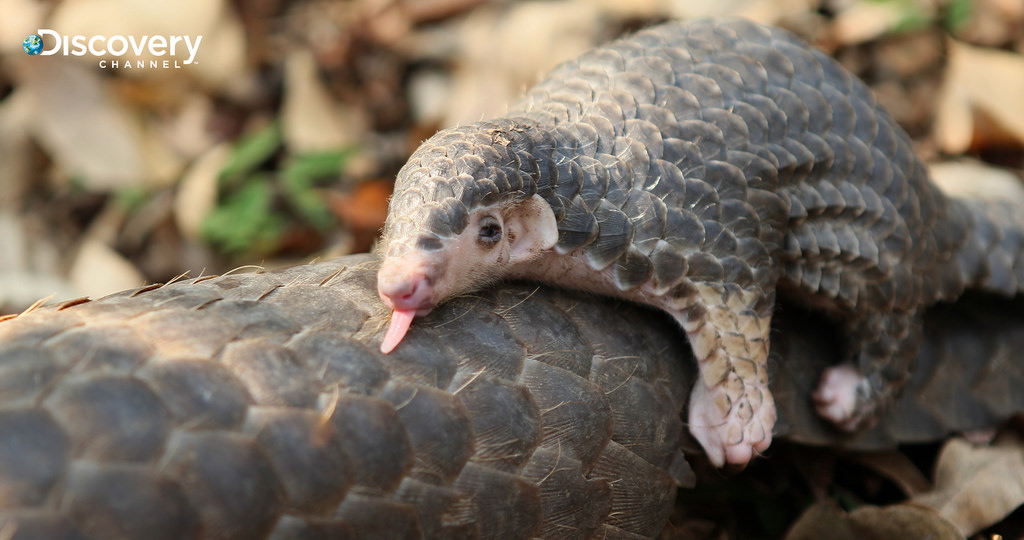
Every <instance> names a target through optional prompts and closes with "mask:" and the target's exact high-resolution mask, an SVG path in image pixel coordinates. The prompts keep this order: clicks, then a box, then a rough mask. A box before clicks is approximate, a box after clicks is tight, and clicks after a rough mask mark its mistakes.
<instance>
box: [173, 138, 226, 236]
mask: <svg viewBox="0 0 1024 540" xmlns="http://www.w3.org/2000/svg"><path fill="white" fill-rule="evenodd" d="M230 156H231V145H230V144H227V143H224V144H221V145H218V146H215V147H213V148H211V149H210V150H209V151H207V152H206V153H205V154H203V155H202V156H201V157H200V158H199V159H197V160H196V161H195V163H193V164H192V166H191V167H189V169H188V171H187V172H186V173H185V175H184V176H183V177H182V180H181V183H180V184H179V187H178V192H177V195H176V196H175V198H174V222H175V224H177V226H178V230H179V231H181V234H182V236H184V237H186V238H190V239H193V240H196V239H198V238H199V236H200V233H201V232H202V226H203V220H204V219H206V216H207V215H208V214H209V213H210V211H211V210H213V208H214V206H216V204H217V178H218V176H219V174H220V171H221V169H223V168H224V165H225V164H226V163H227V161H228V158H229V157H230Z"/></svg>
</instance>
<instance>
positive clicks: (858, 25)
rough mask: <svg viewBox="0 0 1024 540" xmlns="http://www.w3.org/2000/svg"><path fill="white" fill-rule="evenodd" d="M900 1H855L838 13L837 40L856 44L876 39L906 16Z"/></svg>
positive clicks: (835, 26) (835, 30)
mask: <svg viewBox="0 0 1024 540" xmlns="http://www.w3.org/2000/svg"><path fill="white" fill-rule="evenodd" d="M902 9H903V8H902V4H901V3H899V2H854V3H853V4H850V5H849V7H847V8H846V9H844V10H842V11H841V12H839V13H838V14H837V15H836V21H835V24H834V25H833V29H834V32H835V40H836V42H837V43H841V44H843V45H855V44H857V43H864V42H865V41H870V40H872V39H876V38H878V37H879V36H881V35H882V34H884V33H886V32H888V31H889V30H891V29H892V28H893V27H894V26H896V25H897V24H898V23H899V22H900V20H901V19H902V18H903V17H904V13H903V11H902Z"/></svg>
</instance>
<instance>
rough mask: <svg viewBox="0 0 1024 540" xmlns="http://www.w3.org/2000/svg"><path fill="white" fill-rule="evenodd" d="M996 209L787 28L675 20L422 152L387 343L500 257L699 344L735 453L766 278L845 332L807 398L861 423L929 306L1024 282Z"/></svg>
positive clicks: (897, 373) (704, 414) (597, 54)
mask: <svg viewBox="0 0 1024 540" xmlns="http://www.w3.org/2000/svg"><path fill="white" fill-rule="evenodd" d="M997 210H999V207H998V206H997V205H985V204H983V203H979V202H974V201H970V202H969V201H961V200H954V199H950V198H947V197H946V196H945V195H943V194H942V193H941V192H940V191H939V190H938V189H937V188H936V187H935V186H934V185H932V184H931V183H930V182H929V180H928V177H927V173H926V171H925V168H924V167H923V165H922V164H921V163H920V162H919V161H918V159H917V158H916V157H915V156H914V154H913V151H912V149H911V147H910V143H909V141H908V139H907V137H906V135H905V134H904V133H903V132H902V131H901V130H900V129H899V128H898V127H897V126H895V125H894V124H893V122H892V120H891V119H890V118H889V116H888V115H887V114H886V113H885V112H884V111H883V110H881V109H880V108H879V107H878V105H877V104H876V102H875V100H874V98H873V97H872V95H871V93H870V91H869V90H868V89H867V88H866V87H865V85H864V84H863V83H861V82H860V81H858V80H857V79H856V78H855V77H853V76H852V75H850V74H849V73H848V72H846V71H845V70H844V69H843V68H842V67H841V66H839V64H837V63H836V62H834V61H833V60H831V59H830V58H828V57H826V56H825V55H823V54H821V53H819V52H817V51H814V50H812V49H810V48H809V47H808V46H806V45H805V44H803V43H802V42H800V41H799V40H798V39H796V38H795V37H793V36H792V35H790V34H788V33H786V32H784V31H781V30H777V29H772V28H766V27H762V26H758V25H756V24H753V23H750V22H746V21H742V20H700V21H694V22H686V23H680V22H674V23H668V24H663V25H660V26H655V27H652V28H649V29H646V30H643V31H640V32H638V33H636V34H635V35H633V36H631V37H628V38H625V39H620V40H618V41H615V42H613V43H611V44H609V45H607V46H604V47H601V48H598V49H595V50H592V51H590V52H587V53H586V54H584V55H583V56H581V57H580V58H578V59H576V60H572V61H570V62H567V63H565V64H562V65H561V66H559V67H557V68H556V69H555V70H554V71H553V72H552V73H551V74H550V75H548V77H547V78H545V79H544V80H543V81H542V82H540V83H539V84H538V85H537V86H535V87H534V88H532V89H531V90H530V91H528V93H527V94H526V96H525V97H524V98H523V99H522V100H521V101H520V102H519V103H518V104H517V105H515V106H514V107H513V108H512V110H511V112H510V113H509V114H508V115H507V116H506V117H503V118H499V119H495V120H490V121H484V122H478V123H473V124H469V125H465V126H460V127H456V128H452V129H447V130H444V131H441V132H439V133H438V134H436V135H435V136H434V137H432V138H431V139H429V140H428V141H426V142H425V143H424V144H423V145H422V146H421V147H420V148H419V149H418V150H417V151H416V152H415V153H414V154H413V156H412V157H411V158H410V159H409V161H408V163H407V164H406V165H405V167H404V168H403V169H402V170H401V172H400V173H399V175H398V178H397V180H396V184H395V194H394V197H393V198H392V200H391V207H390V211H389V215H388V218H387V224H386V227H385V234H384V239H383V242H382V244H381V250H382V253H383V254H384V261H383V263H382V265H381V268H380V272H379V275H378V291H379V293H380V297H381V299H382V300H383V301H384V303H385V304H386V305H387V306H388V307H390V308H391V309H392V310H393V315H392V319H391V325H390V328H389V330H388V332H387V334H386V336H385V338H384V340H383V342H382V344H381V350H382V351H383V352H385V353H388V352H390V351H391V350H392V349H394V348H395V347H396V346H397V345H398V344H399V343H400V342H401V340H402V338H403V336H404V335H405V333H406V331H407V330H408V328H409V326H410V324H412V322H413V320H414V318H415V317H418V316H422V315H425V314H426V313H428V312H429V311H430V310H431V309H432V308H433V307H434V306H436V305H438V304H439V303H440V302H443V301H444V300H445V299H446V298H450V297H452V296H453V295H459V294H463V293H466V292H469V291H472V290H474V289H479V288H481V287H483V286H485V285H487V284H488V283H491V282H494V281H495V280H499V279H509V278H515V279H531V280H539V281H543V282H547V283H552V284H557V285H562V286H565V287H572V288H578V289H585V290H590V291H595V292H598V293H602V294H608V295H614V296H617V297H622V298H626V299H629V300H633V301H636V302H642V303H645V304H649V305H652V306H656V307H658V308H660V309H663V310H665V311H666V312H668V313H670V314H671V315H672V316H673V317H675V319H676V320H677V321H678V322H679V324H680V325H681V326H682V327H683V329H684V330H685V332H686V334H687V335H688V336H689V339H690V343H691V346H692V348H693V351H694V354H695V356H696V358H697V359H698V363H699V369H700V373H701V377H700V378H699V382H698V383H697V384H696V385H695V388H694V389H693V392H692V394H691V399H690V407H689V427H690V430H691V432H692V433H693V435H694V436H695V437H696V439H697V440H698V441H699V442H700V443H701V445H702V446H703V447H704V449H705V451H706V452H707V455H708V457H709V458H710V460H711V461H712V462H713V463H714V464H716V465H723V464H726V463H728V464H731V465H734V466H743V465H745V464H746V463H747V462H748V461H749V460H750V459H751V458H752V456H753V455H754V454H755V453H758V452H763V451H764V450H765V449H766V448H767V447H768V446H769V444H770V443H771V438H772V427H773V425H774V423H775V419H776V411H775V405H774V402H773V399H772V396H771V394H770V393H769V390H768V378H767V372H766V362H767V357H768V352H769V338H770V321H771V316H772V310H773V308H774V302H775V295H776V291H779V292H780V294H787V295H792V296H794V297H796V298H797V299H798V300H803V301H806V302H809V303H810V304H811V305H812V306H816V307H819V308H821V309H822V310H823V313H825V314H827V316H829V317H831V318H833V319H834V320H835V321H837V323H838V324H839V325H840V327H841V328H842V329H843V330H844V332H845V333H844V335H845V336H846V339H847V341H848V347H847V350H848V351H849V352H848V357H847V359H846V360H847V361H846V363H844V364H841V365H839V366H837V367H834V368H832V369H831V370H829V371H827V372H826V373H825V375H824V376H823V378H822V381H821V385H820V387H819V389H818V390H817V392H815V394H814V396H813V399H814V400H815V401H816V405H817V407H818V410H819V412H820V413H821V414H822V415H823V416H825V417H826V418H828V419H830V420H832V421H833V422H834V423H836V424H837V425H838V426H839V427H842V428H845V429H856V428H857V427H859V426H861V425H864V424H865V423H867V422H869V421H870V419H871V418H872V417H873V416H874V414H873V413H874V411H875V410H876V408H877V407H878V406H880V405H883V404H884V403H885V402H887V401H889V400H891V398H892V397H893V395H894V394H895V393H896V392H897V391H898V390H899V388H900V386H901V384H902V383H903V382H904V381H905V380H906V378H907V377H908V373H909V368H910V363H911V361H912V359H913V358H914V356H915V354H916V350H917V347H918V342H919V337H920V332H921V319H920V312H921V310H922V309H923V308H924V307H925V306H927V305H929V304H932V303H934V302H936V301H938V300H942V299H950V298H954V297H956V296H958V295H959V294H960V293H961V292H962V291H963V289H964V288H965V287H967V286H971V285H978V286H982V287H985V288H988V289H990V290H994V291H999V292H1003V293H1006V294H1013V293H1015V292H1016V291H1017V289H1018V282H1019V281H1021V280H1024V277H1022V276H1024V273H1022V271H1021V269H1020V267H1021V266H1022V265H1020V264H1018V263H1017V261H1019V260H1021V257H1020V255H1019V254H1020V249H1019V247H1020V243H1021V238H1022V237H1021V234H1020V228H1006V229H1004V228H1002V226H1000V225H997V222H996V221H995V220H994V218H991V217H987V216H986V212H995V211H997ZM1004 210H1005V209H1004Z"/></svg>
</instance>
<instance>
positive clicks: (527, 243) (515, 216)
mask: <svg viewBox="0 0 1024 540" xmlns="http://www.w3.org/2000/svg"><path fill="white" fill-rule="evenodd" d="M505 230H506V231H507V234H509V235H511V237H512V238H514V240H513V242H512V249H511V250H510V252H509V262H511V263H519V262H524V261H528V260H530V259H533V258H534V257H536V256H537V255H538V254H540V253H541V252H542V251H546V250H549V249H551V248H553V247H555V242H558V222H557V221H555V213H554V212H552V211H551V205H549V204H548V203H547V201H545V200H544V199H543V198H541V196H540V195H534V196H533V197H530V198H529V199H527V200H525V201H523V202H521V203H519V204H517V205H516V206H515V207H514V208H513V209H512V210H511V211H510V212H509V213H508V214H507V215H506V216H505Z"/></svg>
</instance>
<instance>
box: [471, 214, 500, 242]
mask: <svg viewBox="0 0 1024 540" xmlns="http://www.w3.org/2000/svg"><path fill="white" fill-rule="evenodd" d="M476 240H477V242H479V243H480V245H481V246H483V247H485V248H488V249H490V248H492V247H494V246H496V245H498V242H500V241H501V224H500V223H498V220H497V219H495V218H493V217H491V216H487V217H485V218H483V219H481V220H480V230H479V232H478V233H477V238H476Z"/></svg>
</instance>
